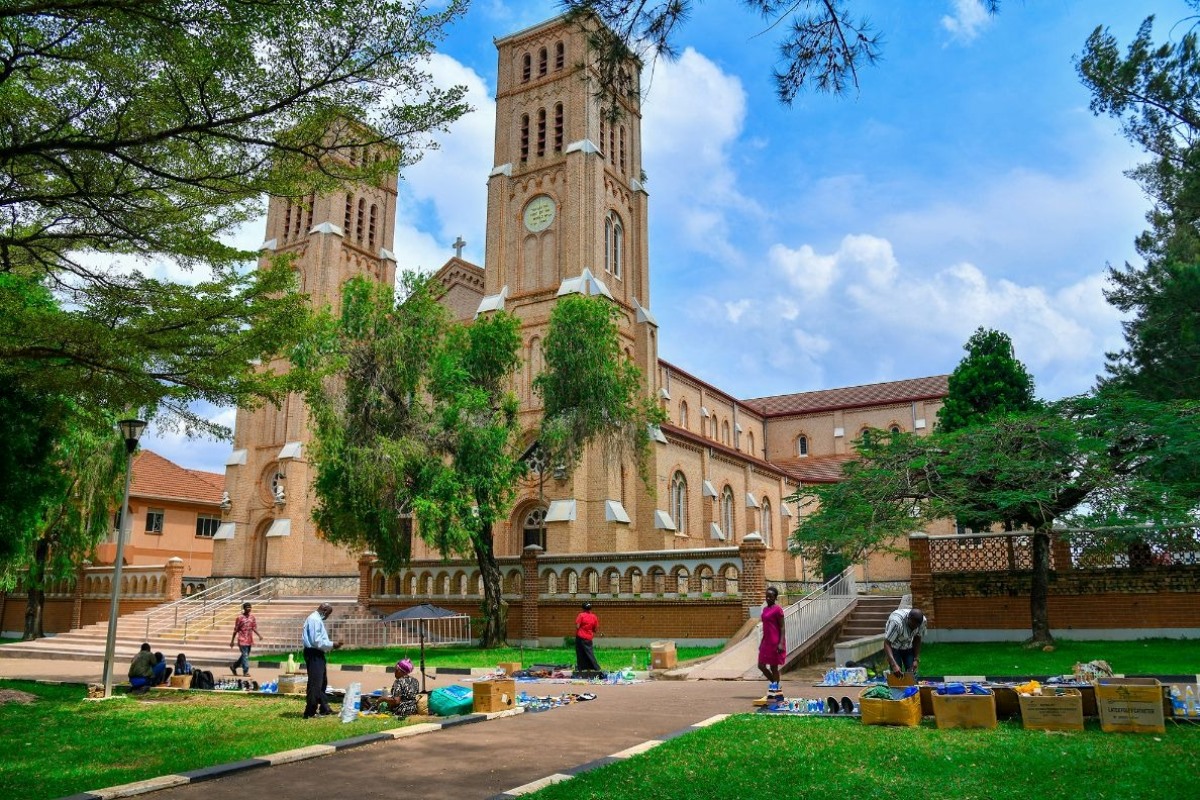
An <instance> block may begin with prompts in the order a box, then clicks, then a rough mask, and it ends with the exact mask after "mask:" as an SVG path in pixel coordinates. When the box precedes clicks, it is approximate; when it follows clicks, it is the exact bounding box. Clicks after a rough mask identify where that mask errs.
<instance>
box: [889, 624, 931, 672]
mask: <svg viewBox="0 0 1200 800" xmlns="http://www.w3.org/2000/svg"><path fill="white" fill-rule="evenodd" d="M924 636H925V615H924V614H923V613H921V610H920V609H919V608H898V609H896V610H895V611H893V612H892V613H891V614H889V615H888V619H887V624H886V625H885V626H884V628H883V652H884V654H886V655H887V659H888V664H890V665H891V667H892V672H893V673H894V674H896V675H900V674H902V673H905V672H913V673H915V672H916V671H917V665H918V664H920V663H921V639H923V638H924Z"/></svg>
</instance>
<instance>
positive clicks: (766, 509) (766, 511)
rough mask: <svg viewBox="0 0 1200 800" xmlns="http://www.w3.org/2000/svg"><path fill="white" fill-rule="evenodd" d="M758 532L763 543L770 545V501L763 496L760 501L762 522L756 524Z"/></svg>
mask: <svg viewBox="0 0 1200 800" xmlns="http://www.w3.org/2000/svg"><path fill="white" fill-rule="evenodd" d="M758 528H759V533H761V534H762V538H763V543H764V544H765V545H766V546H767V547H770V546H771V501H770V500H768V499H767V498H765V497H764V498H763V501H762V523H761V524H760V525H759V526H758Z"/></svg>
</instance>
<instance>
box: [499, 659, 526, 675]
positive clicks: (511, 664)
mask: <svg viewBox="0 0 1200 800" xmlns="http://www.w3.org/2000/svg"><path fill="white" fill-rule="evenodd" d="M496 669H500V670H504V674H505V675H513V674H515V673H517V672H520V671H521V662H520V661H501V662H500V663H499V664H497V665H496Z"/></svg>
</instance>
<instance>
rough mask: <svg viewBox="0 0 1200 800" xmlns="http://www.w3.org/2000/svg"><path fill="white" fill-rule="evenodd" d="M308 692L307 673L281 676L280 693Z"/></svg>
mask: <svg viewBox="0 0 1200 800" xmlns="http://www.w3.org/2000/svg"><path fill="white" fill-rule="evenodd" d="M307 692H308V676H307V675H288V674H283V675H280V676H279V694H305V693H307Z"/></svg>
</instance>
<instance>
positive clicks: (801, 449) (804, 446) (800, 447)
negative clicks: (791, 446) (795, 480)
mask: <svg viewBox="0 0 1200 800" xmlns="http://www.w3.org/2000/svg"><path fill="white" fill-rule="evenodd" d="M796 455H798V456H806V455H808V437H807V436H804V435H800V436H797V437H796Z"/></svg>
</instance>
